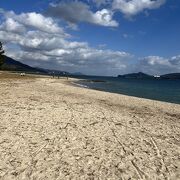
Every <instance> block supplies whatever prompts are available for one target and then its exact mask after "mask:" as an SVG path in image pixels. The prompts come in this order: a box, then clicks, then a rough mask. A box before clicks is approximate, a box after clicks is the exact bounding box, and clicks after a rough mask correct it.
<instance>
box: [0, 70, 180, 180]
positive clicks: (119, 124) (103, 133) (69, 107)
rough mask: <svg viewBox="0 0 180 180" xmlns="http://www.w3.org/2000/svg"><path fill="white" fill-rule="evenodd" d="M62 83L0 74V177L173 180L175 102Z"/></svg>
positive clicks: (179, 141)
mask: <svg viewBox="0 0 180 180" xmlns="http://www.w3.org/2000/svg"><path fill="white" fill-rule="evenodd" d="M70 81H71V80H70V79H69V80H68V82H67V80H66V79H52V78H51V77H44V78H43V77H33V76H25V77H20V76H19V75H8V74H5V75H4V73H1V74H0V94H1V96H0V179H2V180H28V179H32V180H46V179H48V180H62V179H65V180H66V179H75V180H85V179H87V180H93V179H95V180H96V179H100V180H106V179H108V180H130V179H152V180H155V179H174V180H177V179H180V105H176V104H171V103H164V102H158V101H152V100H147V99H141V98H135V97H129V96H124V95H119V94H113V93H107V92H100V91H96V90H91V89H86V88H81V87H75V86H73V85H70ZM74 81H75V80H74Z"/></svg>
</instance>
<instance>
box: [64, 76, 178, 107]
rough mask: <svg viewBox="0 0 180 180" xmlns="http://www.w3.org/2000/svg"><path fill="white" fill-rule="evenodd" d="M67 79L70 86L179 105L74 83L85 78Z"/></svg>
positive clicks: (173, 103)
mask: <svg viewBox="0 0 180 180" xmlns="http://www.w3.org/2000/svg"><path fill="white" fill-rule="evenodd" d="M69 80H70V81H67V84H69V85H71V86H75V87H80V88H85V89H90V90H95V91H99V92H105V93H110V94H116V95H120V96H128V97H132V98H138V99H144V100H150V101H154V102H160V103H167V104H172V105H179V106H180V104H178V103H175V102H168V101H162V100H156V99H149V98H145V97H139V96H133V95H127V94H121V93H117V92H110V91H105V90H101V89H95V88H91V87H89V86H86V85H83V84H78V83H76V82H78V81H81V80H86V79H76V78H69ZM68 82H69V83H68Z"/></svg>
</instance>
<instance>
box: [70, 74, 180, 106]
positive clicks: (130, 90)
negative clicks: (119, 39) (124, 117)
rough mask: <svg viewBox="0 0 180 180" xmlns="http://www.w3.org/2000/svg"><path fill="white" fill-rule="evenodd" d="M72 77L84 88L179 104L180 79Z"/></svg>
mask: <svg viewBox="0 0 180 180" xmlns="http://www.w3.org/2000/svg"><path fill="white" fill-rule="evenodd" d="M73 77H74V78H77V79H79V81H77V82H76V83H75V84H76V85H77V86H81V87H84V88H90V89H95V90H100V91H106V92H111V93H118V94H123V95H128V96H134V97H140V98H146V99H152V100H158V101H163V102H170V103H176V104H180V80H162V79H125V78H118V77H104V76H82V75H81V76H73Z"/></svg>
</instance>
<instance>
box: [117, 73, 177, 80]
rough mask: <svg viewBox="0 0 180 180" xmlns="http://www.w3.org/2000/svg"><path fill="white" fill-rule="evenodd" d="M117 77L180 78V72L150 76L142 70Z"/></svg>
mask: <svg viewBox="0 0 180 180" xmlns="http://www.w3.org/2000/svg"><path fill="white" fill-rule="evenodd" d="M118 78H126V79H180V73H171V74H164V75H161V76H152V75H149V74H145V73H143V72H138V73H130V74H124V75H118Z"/></svg>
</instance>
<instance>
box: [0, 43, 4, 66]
mask: <svg viewBox="0 0 180 180" xmlns="http://www.w3.org/2000/svg"><path fill="white" fill-rule="evenodd" d="M3 54H4V50H3V45H2V42H0V67H1V66H2V64H3V63H4V56H3Z"/></svg>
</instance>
